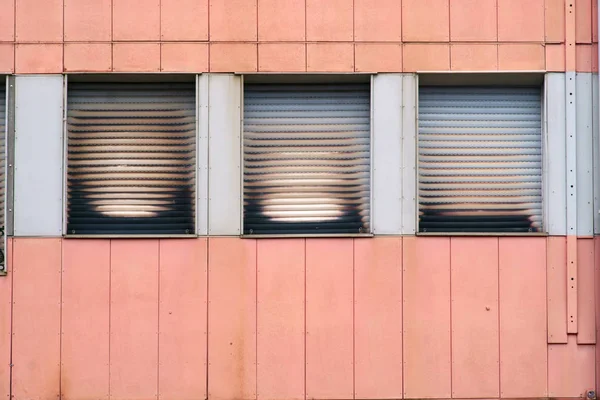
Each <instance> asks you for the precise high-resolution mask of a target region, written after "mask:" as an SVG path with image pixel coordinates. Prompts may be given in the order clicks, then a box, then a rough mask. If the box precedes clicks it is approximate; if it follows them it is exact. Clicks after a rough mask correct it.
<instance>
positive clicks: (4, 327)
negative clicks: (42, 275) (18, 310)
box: [0, 238, 13, 399]
mask: <svg viewBox="0 0 600 400" xmlns="http://www.w3.org/2000/svg"><path fill="white" fill-rule="evenodd" d="M4 253H5V255H6V260H5V263H6V264H5V265H6V276H0V396H1V397H2V398H5V399H8V398H9V396H10V347H11V344H12V340H11V336H12V324H11V318H12V278H13V273H12V262H13V251H12V239H11V238H8V239H7V241H6V249H5V251H4Z"/></svg>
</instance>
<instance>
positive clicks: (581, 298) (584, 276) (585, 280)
mask: <svg viewBox="0 0 600 400" xmlns="http://www.w3.org/2000/svg"><path fill="white" fill-rule="evenodd" d="M577 280H578V281H579V284H578V285H577V287H578V290H577V314H578V318H577V343H578V344H595V343H596V307H595V300H594V290H595V284H594V239H591V238H590V239H578V240H577Z"/></svg>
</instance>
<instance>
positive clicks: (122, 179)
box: [67, 82, 196, 235]
mask: <svg viewBox="0 0 600 400" xmlns="http://www.w3.org/2000/svg"><path fill="white" fill-rule="evenodd" d="M67 96H68V100H67V131H68V157H67V167H68V175H67V192H68V193H67V198H68V200H67V232H68V234H75V235H98V234H107V235H120V234H123V235H135V234H142V235H143V234H162V235H164V234H194V233H195V211H194V208H195V201H196V189H195V187H196V186H195V170H196V102H195V101H196V95H195V85H194V84H193V83H83V82H80V83H70V84H69V87H68V94H67Z"/></svg>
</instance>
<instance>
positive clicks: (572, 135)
mask: <svg viewBox="0 0 600 400" xmlns="http://www.w3.org/2000/svg"><path fill="white" fill-rule="evenodd" d="M576 75H577V74H576V73H575V72H567V73H565V82H566V83H565V91H566V111H565V115H566V117H565V119H566V121H567V125H566V135H565V140H566V145H565V150H566V161H567V171H566V177H567V235H576V234H577V191H578V186H577V185H578V182H577V108H576V98H577V82H576Z"/></svg>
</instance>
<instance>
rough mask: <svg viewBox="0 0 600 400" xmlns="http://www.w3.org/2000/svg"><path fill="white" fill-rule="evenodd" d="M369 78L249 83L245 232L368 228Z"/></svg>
mask: <svg viewBox="0 0 600 400" xmlns="http://www.w3.org/2000/svg"><path fill="white" fill-rule="evenodd" d="M369 110H370V90H369V85H368V84H353V85H348V84H343V85H342V84H329V85H246V87H245V93H244V141H243V143H244V233H245V234H328V233H336V234H340V233H356V234H357V233H368V232H369V224H370V165H371V161H370V157H371V155H370V142H371V141H370V111H369Z"/></svg>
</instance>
